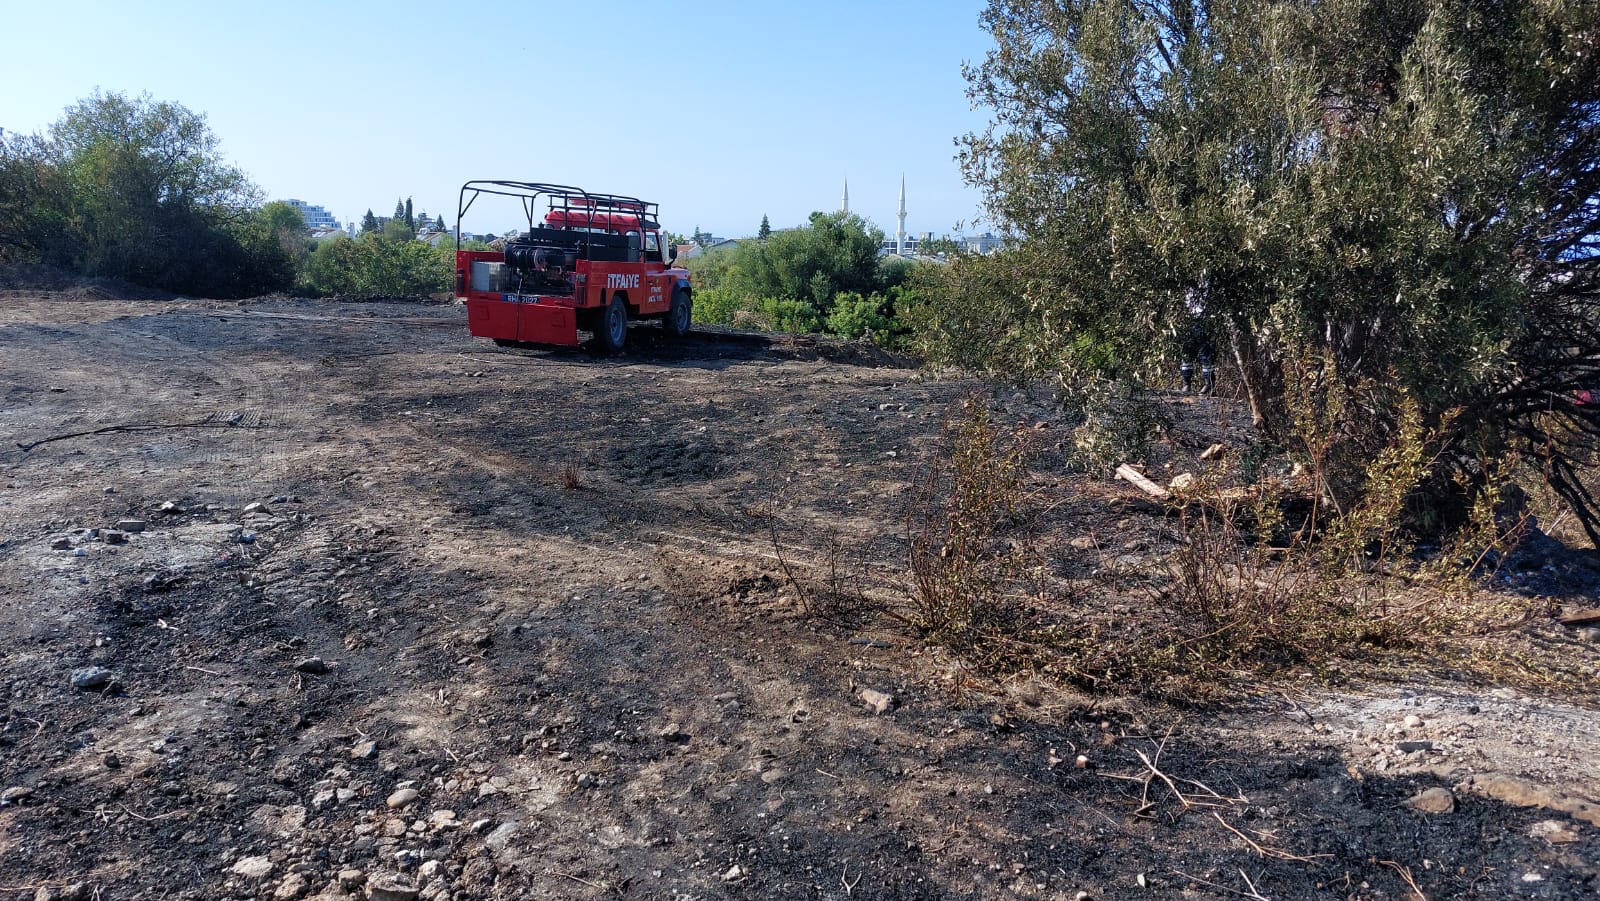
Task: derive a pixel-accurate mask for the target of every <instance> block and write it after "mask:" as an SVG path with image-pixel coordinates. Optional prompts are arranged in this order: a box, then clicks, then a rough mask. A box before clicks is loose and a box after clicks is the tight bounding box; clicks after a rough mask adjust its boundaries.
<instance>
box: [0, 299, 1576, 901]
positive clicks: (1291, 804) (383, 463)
mask: <svg viewBox="0 0 1600 901" xmlns="http://www.w3.org/2000/svg"><path fill="white" fill-rule="evenodd" d="M974 391H977V392H982V393H992V389H991V387H990V386H987V385H985V384H982V383H980V382H977V381H973V380H966V379H960V378H941V377H935V376H932V375H929V374H925V373H922V372H919V371H917V370H914V369H910V368H905V367H902V366H899V365H897V364H896V361H894V360H892V359H889V358H887V357H885V356H883V355H881V354H878V353H875V352H872V351H869V350H862V349H859V348H852V347H843V346H833V345H824V346H822V347H805V346H794V345H793V344H784V343H781V342H780V343H777V344H769V343H766V342H761V341H749V340H745V339H738V338H734V337H726V336H725V337H714V336H713V337H701V338H698V339H696V340H691V341H688V342H686V343H683V344H670V343H667V342H665V341H664V340H662V337H661V336H660V335H658V334H656V333H654V332H652V331H650V330H649V327H644V328H641V329H638V330H636V331H635V333H634V335H633V347H632V349H631V350H630V351H629V352H628V353H626V354H624V355H621V356H618V357H613V358H605V357H597V356H592V355H590V354H588V353H587V352H585V351H583V350H573V351H504V350H500V349H496V348H494V347H492V346H490V345H488V344H487V343H486V342H479V341H475V340H473V339H471V338H470V337H468V336H467V334H466V332H465V328H464V321H463V318H462V316H461V313H460V311H459V309H458V308H456V307H455V306H453V305H449V304H437V303H422V302H416V303H413V302H395V303H364V304H354V303H349V304H328V303H321V302H312V301H301V300H292V299H276V300H260V301H253V302H249V303H244V304H239V303H224V302H213V301H196V300H185V299H138V300H133V299H120V298H118V297H116V296H112V295H111V293H110V292H107V291H104V290H97V291H94V292H88V293H87V294H84V293H82V292H80V293H76V294H74V293H70V292H58V293H38V292H35V293H29V292H26V291H12V292H10V293H8V294H5V295H4V296H0V436H3V438H4V439H5V441H4V447H3V449H0V635H3V636H4V639H3V640H4V644H3V647H4V653H3V656H0V789H4V790H5V793H4V795H3V796H0V899H8V901H9V899H12V898H17V899H61V898H80V899H88V898H96V899H122V898H263V897H265V898H297V897H322V898H328V899H332V898H341V897H346V896H349V897H362V898H365V897H369V896H370V897H373V898H413V897H418V896H419V895H420V896H421V897H423V898H457V899H475V898H601V897H635V898H662V899H666V898H763V899H765V898H1047V899H1063V898H1065V899H1073V898H1080V897H1087V898H1140V897H1150V898H1238V897H1260V898H1272V899H1292V898H1362V899H1379V898H1395V899H1402V898H1415V897H1419V896H1423V897H1427V898H1433V899H1440V898H1505V897H1528V898H1577V897H1592V896H1593V895H1594V894H1596V892H1597V891H1600V845H1597V834H1600V833H1597V824H1600V814H1597V812H1596V810H1595V808H1594V807H1592V806H1585V800H1586V799H1594V798H1597V797H1600V776H1597V771H1596V766H1597V763H1600V728H1597V727H1600V715H1597V713H1596V711H1595V710H1594V708H1593V707H1592V706H1591V701H1592V695H1588V696H1586V695H1585V694H1584V692H1582V691H1579V692H1577V693H1576V694H1574V693H1572V692H1570V691H1569V692H1566V693H1564V694H1562V695H1561V696H1538V695H1530V694H1529V693H1526V692H1525V691H1522V690H1518V689H1515V688H1510V687H1496V686H1494V685H1492V684H1483V683H1482V682H1481V680H1478V681H1461V680H1459V679H1455V680H1452V679H1451V678H1450V677H1449V675H1448V673H1444V672H1437V671H1431V670H1429V671H1426V672H1424V671H1423V670H1419V671H1418V675H1417V678H1416V680H1414V681H1412V682H1409V683H1407V682H1395V681H1389V682H1382V683H1370V684H1364V685H1357V684H1351V685H1348V686H1345V687H1343V688H1340V689H1338V690H1335V689H1331V688H1327V687H1321V686H1322V685H1323V683H1321V682H1320V681H1317V680H1300V681H1295V680H1293V679H1292V678H1291V679H1289V680H1288V681H1286V682H1284V683H1282V684H1278V685H1275V686H1271V687H1268V688H1266V689H1264V690H1261V691H1256V692H1253V693H1251V694H1249V695H1248V696H1245V697H1243V698H1242V699H1240V700H1237V701H1236V702H1232V703H1228V704H1217V705H1213V706H1212V707H1208V708H1206V709H1203V710H1193V709H1191V710H1179V709H1174V708H1167V707H1159V706H1155V705H1152V704H1148V703H1143V702H1139V701H1136V700H1129V699H1121V700H1118V699H1109V698H1094V697H1085V696H1083V695H1079V694H1076V693H1074V692H1072V691H1070V690H1068V689H1065V688H1062V687H1059V686H1052V685H1050V684H1047V683H1044V682H1041V681H1037V680H1033V679H1027V678H1012V679H1007V680H998V681H997V680H993V679H985V678H983V677H981V676H980V675H978V674H976V673H972V672H969V671H966V670H964V669H963V668H962V666H961V664H960V663H959V661H953V660H951V659H949V658H947V657H946V656H945V655H943V654H940V653H938V652H937V650H935V649H928V648H926V647H924V646H922V645H921V644H919V642H918V641H917V640H916V639H915V637H914V636H912V635H910V634H909V633H907V632H905V631H904V630H900V629H895V628H892V627H890V626H887V625H884V624H883V623H881V622H879V623H878V624H876V625H873V626H872V627H870V628H866V627H861V626H859V625H858V626H857V627H854V628H853V627H851V626H850V625H848V624H840V623H837V622H829V621H824V620H818V619H816V618H812V617H808V616H806V615H804V612H803V611H802V610H801V609H800V607H801V604H800V603H799V601H798V600H797V598H796V593H795V592H794V591H793V589H792V587H791V585H790V583H789V581H788V579H787V577H786V572H785V568H786V567H789V568H791V569H793V568H798V569H801V570H807V568H808V567H814V566H819V565H822V564H824V563H825V561H826V557H827V548H828V547H829V546H831V545H832V544H834V543H836V542H844V543H847V544H848V545H849V547H850V548H852V553H853V554H855V555H856V561H857V562H856V563H854V564H852V565H856V566H861V567H869V568H873V569H874V571H875V572H878V573H881V574H883V575H884V578H885V580H886V581H885V583H886V584H892V582H893V579H894V577H895V574H896V573H897V572H898V571H900V570H902V569H903V568H904V560H905V555H906V534H905V533H906V526H905V523H906V504H907V502H908V497H909V496H910V493H911V486H912V485H913V483H914V482H915V481H916V480H917V478H918V473H919V471H920V467H922V466H924V465H925V464H926V463H927V461H928V460H929V459H931V458H932V457H933V456H934V455H935V454H936V453H937V452H938V449H939V444H940V432H941V427H942V424H943V422H944V421H945V418H946V416H947V414H948V412H949V411H950V409H951V407H952V405H953V404H955V403H957V402H959V400H960V399H961V398H963V397H965V396H967V395H969V394H970V393H972V392H974ZM994 397H995V401H994V402H995V403H996V404H997V405H998V406H999V408H1000V409H1002V410H1003V411H1009V412H1007V413H1006V414H1005V415H1009V416H1011V417H1013V418H1014V420H1015V422H1016V423H1017V424H1018V425H1022V426H1028V427H1031V426H1032V425H1033V424H1035V423H1036V422H1037V421H1039V420H1045V421H1048V418H1049V417H1050V415H1051V414H1050V411H1049V410H1048V408H1046V407H1044V406H1042V405H1039V404H1036V403H1035V402H1034V401H1033V400H1032V399H1031V398H1030V397H1029V396H1028V395H1026V394H1012V393H1011V392H1010V390H1009V389H1008V390H1006V391H1001V392H999V393H998V394H995V395H994ZM1174 404H1175V409H1178V411H1179V413H1180V414H1182V415H1184V416H1187V417H1188V418H1189V420H1191V421H1193V422H1194V423H1198V424H1199V425H1197V426H1196V429H1198V430H1199V431H1203V428H1202V427H1204V426H1205V424H1206V423H1211V424H1212V425H1213V426H1214V427H1215V428H1217V429H1218V430H1220V431H1221V432H1226V431H1227V430H1228V429H1232V428H1236V427H1237V410H1234V409H1230V408H1229V407H1228V405H1227V402H1225V401H1214V400H1210V399H1202V400H1195V399H1184V401H1183V403H1181V404H1179V403H1177V402H1176V400H1175V401H1174ZM1199 431H1197V432H1196V435H1195V440H1193V441H1191V442H1189V443H1192V444H1195V445H1196V446H1198V447H1203V446H1204V441H1203V437H1204V436H1202V435H1200V434H1199ZM79 432H93V434H84V435H79V436H77V437H71V438H62V439H60V440H53V441H47V442H46V443H42V444H38V445H37V446H33V447H31V448H30V449H28V450H24V449H22V448H20V447H18V444H30V443H33V442H39V441H42V440H44V439H50V438H54V437H56V436H62V435H67V434H71V433H79ZM1044 459H1046V460H1048V459H1049V458H1048V456H1046V457H1045V458H1044ZM1057 475H1059V478H1061V479H1063V480H1075V481H1072V484H1073V485H1074V486H1075V487H1073V489H1072V490H1073V491H1075V492H1077V493H1076V495H1075V498H1076V499H1075V500H1073V501H1072V502H1071V503H1069V504H1066V505H1065V506H1064V507H1063V508H1062V515H1063V516H1066V517H1068V518H1067V519H1066V520H1064V521H1065V522H1069V523H1070V522H1078V523H1081V529H1079V530H1077V531H1078V533H1079V534H1093V535H1095V536H1097V538H1096V540H1095V542H1093V543H1092V544H1093V546H1092V547H1091V546H1090V545H1089V544H1086V543H1084V542H1079V545H1078V546H1076V547H1074V546H1073V545H1071V544H1069V543H1068V542H1067V541H1065V540H1063V542H1062V543H1061V545H1060V546H1059V547H1057V548H1055V549H1054V550H1053V551H1051V553H1055V554H1058V555H1059V556H1060V558H1061V559H1060V560H1059V561H1058V562H1060V564H1061V567H1062V568H1063V569H1064V570H1066V571H1074V570H1076V571H1084V572H1091V573H1092V572H1094V571H1095V570H1096V568H1100V567H1104V566H1108V565H1112V564H1116V565H1122V563H1125V562H1126V561H1127V558H1128V557H1130V555H1131V556H1132V557H1133V558H1134V559H1133V564H1134V565H1138V555H1140V554H1148V553H1150V552H1152V551H1153V550H1154V549H1155V548H1156V545H1157V544H1158V543H1159V540H1158V539H1159V536H1160V535H1162V534H1163V530H1164V529H1165V526H1164V525H1163V523H1162V522H1161V520H1160V517H1159V516H1156V515H1154V514H1151V513H1148V512H1140V511H1141V509H1142V508H1141V507H1140V506H1139V505H1138V504H1134V503H1124V502H1123V501H1124V500H1126V499H1127V497H1128V496H1129V495H1131V494H1132V489H1131V488H1128V487H1126V486H1124V485H1122V484H1121V483H1112V482H1109V481H1104V480H1099V479H1090V478H1089V477H1087V476H1081V475H1079V476H1069V475H1065V474H1057ZM1039 476H1040V478H1049V477H1055V476H1053V475H1052V474H1051V473H1040V474H1039ZM1063 484H1066V482H1065V481H1064V482H1063ZM251 504H261V505H263V506H262V507H260V508H256V507H249V506H248V505H251ZM163 505H165V506H166V509H165V510H163V509H162V508H163ZM771 517H775V520H772V519H771ZM128 519H137V520H142V521H144V523H145V527H144V529H143V531H136V532H127V531H123V532H122V533H121V534H114V533H113V532H115V531H116V530H117V524H118V522H119V521H120V520H128ZM769 521H775V522H776V523H778V533H779V537H780V543H781V545H782V549H783V553H782V555H781V557H782V559H781V560H780V555H779V554H778V553H775V551H776V550H778V546H777V545H775V543H774V541H773V530H772V529H770V528H769V526H768V523H769ZM94 530H99V531H94ZM1066 531H1072V530H1071V529H1068V530H1066ZM1062 537H1063V539H1066V538H1068V537H1071V536H1069V535H1067V534H1065V532H1064V533H1063V535H1062ZM1073 554H1077V555H1079V556H1078V557H1077V558H1072V555H1073ZM1555 566H1556V564H1552V563H1549V562H1541V563H1539V564H1538V565H1536V566H1534V567H1532V568H1530V570H1529V571H1528V572H1527V573H1524V575H1523V577H1521V578H1522V580H1523V583H1524V585H1523V587H1524V588H1525V587H1526V584H1527V583H1529V582H1530V580H1533V579H1536V578H1538V577H1551V574H1552V573H1553V572H1554V571H1555V570H1554V569H1553V567H1555ZM1569 569H1571V568H1570V567H1569ZM1594 575H1595V570H1594V568H1593V566H1592V564H1591V563H1590V562H1586V561H1584V560H1581V559H1580V563H1579V564H1578V565H1577V566H1576V568H1575V569H1571V571H1570V572H1567V573H1565V576H1564V578H1565V581H1564V582H1562V584H1564V585H1566V586H1568V588H1569V589H1570V592H1571V593H1572V594H1573V597H1572V598H1568V600H1574V601H1575V602H1577V603H1580V604H1581V603H1583V602H1584V595H1585V594H1586V593H1589V594H1592V589H1593V586H1594V584H1596V582H1594V581H1587V580H1589V579H1590V578H1591V577H1592V576H1594ZM1513 587H1514V586H1513ZM1124 600H1125V601H1126V602H1127V603H1130V604H1132V603H1142V601H1140V600H1139V598H1138V597H1130V598H1127V599H1124ZM1146 600H1147V598H1146ZM1546 620H1547V621H1546V622H1543V623H1534V624H1532V625H1529V626H1527V627H1526V628H1525V629H1524V630H1523V634H1522V639H1519V640H1537V641H1539V642H1544V643H1547V644H1548V643H1555V644H1561V645H1562V646H1563V647H1567V649H1568V652H1569V653H1568V659H1573V660H1576V661H1578V663H1577V664H1576V666H1577V667H1578V668H1577V670H1576V672H1577V676H1576V678H1577V679H1578V680H1579V682H1578V684H1579V685H1585V684H1586V685H1588V686H1593V685H1594V684H1595V682H1594V681H1593V675H1594V669H1593V664H1594V662H1595V656H1596V655H1595V651H1594V647H1595V645H1593V644H1588V645H1585V644H1583V640H1582V638H1581V637H1580V636H1577V635H1574V634H1570V631H1571V630H1567V631H1565V632H1564V631H1562V630H1561V629H1560V628H1559V627H1556V626H1554V625H1553V624H1551V623H1550V622H1548V617H1547V618H1546ZM1590 637H1591V638H1592V636H1590ZM1585 655H1586V656H1585ZM312 658H315V659H316V660H317V661H320V663H321V666H319V665H318V664H317V662H310V661H311V660H312ZM92 667H99V668H101V669H103V670H104V671H106V672H105V673H103V674H100V675H99V678H98V679H97V678H91V674H90V673H89V672H87V671H88V670H89V668H92ZM1585 667H1587V668H1585ZM75 678H77V679H78V680H79V681H80V682H87V683H89V684H91V685H93V686H94V687H91V688H79V687H75V686H74V684H73V681H74V679H75ZM101 680H105V681H103V682H102V681H101ZM1585 680H1587V681H1585ZM863 690H866V691H868V692H880V693H882V695H885V696H888V697H880V696H876V695H870V694H869V695H867V700H863ZM873 701H877V702H878V704H877V706H878V707H879V708H882V709H874V706H873V704H872V703H871V702H873ZM1416 742H1420V743H1423V744H1420V745H1419V744H1412V743H1416ZM1080 755H1081V756H1082V759H1081V763H1082V765H1081V766H1080V765H1079V764H1080ZM1158 774H1159V775H1158ZM1168 779H1170V780H1171V783H1170V784H1169V783H1168V782H1167V780H1168ZM1469 781H1471V782H1475V784H1476V785H1477V786H1478V788H1477V789H1474V788H1472V787H1471V786H1469V785H1468V784H1467V783H1468V782H1469ZM1452 787H1453V788H1452ZM1429 788H1435V789H1450V790H1451V791H1452V794H1451V796H1450V798H1451V800H1450V803H1452V804H1453V805H1454V809H1453V811H1451V812H1447V813H1426V812H1422V811H1420V810H1417V809H1413V808H1412V807H1409V806H1407V805H1406V803H1405V802H1406V801H1407V799H1409V798H1412V797H1413V796H1415V795H1417V794H1418V793H1419V792H1421V791H1422V790H1424V789H1429ZM1180 792H1181V798H1180V796H1179V794H1178V793H1180Z"/></svg>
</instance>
